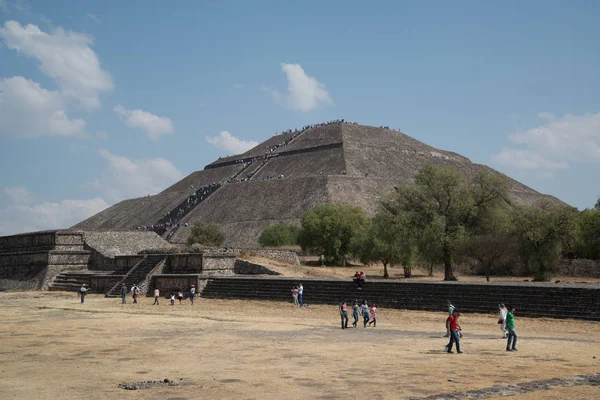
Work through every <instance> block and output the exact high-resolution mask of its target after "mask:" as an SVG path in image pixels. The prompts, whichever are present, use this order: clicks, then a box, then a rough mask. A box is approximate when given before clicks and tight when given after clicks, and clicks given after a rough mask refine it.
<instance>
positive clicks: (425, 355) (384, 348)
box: [0, 292, 600, 400]
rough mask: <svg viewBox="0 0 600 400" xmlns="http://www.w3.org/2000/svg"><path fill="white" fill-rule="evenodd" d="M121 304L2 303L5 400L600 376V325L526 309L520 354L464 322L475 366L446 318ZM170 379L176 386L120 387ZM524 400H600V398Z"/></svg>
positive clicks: (253, 393)
mask: <svg viewBox="0 0 600 400" xmlns="http://www.w3.org/2000/svg"><path fill="white" fill-rule="evenodd" d="M120 302H121V300H120V299H105V298H104V297H103V296H100V295H90V296H88V297H87V298H86V302H85V304H83V305H82V304H80V303H79V300H78V298H77V295H76V294H73V293H62V292H22V293H17V292H5V293H0V320H1V321H2V323H1V325H0V333H1V334H2V337H3V340H2V346H1V347H0V360H1V362H0V373H1V376H2V378H1V379H0V399H34V398H35V399H116V398H127V399H145V400H148V399H171V400H175V399H179V400H183V399H240V400H241V399H355V398H356V399H404V398H422V397H427V396H433V395H438V394H443V393H452V392H464V391H467V390H472V389H482V388H489V387H492V386H506V385H509V384H516V383H520V382H529V381H535V380H543V379H550V378H563V377H567V376H573V375H582V374H586V375H587V374H595V373H598V372H600V329H599V328H600V324H599V323H595V322H584V321H575V320H551V319H528V318H520V317H519V315H518V311H517V315H516V328H517V331H518V333H519V335H520V338H519V346H518V347H519V348H520V351H519V352H513V353H509V352H506V351H505V350H504V349H505V342H504V340H502V339H501V338H500V336H501V335H500V330H499V328H498V325H497V324H496V316H495V315H493V314H489V315H463V316H462V317H461V325H462V327H463V330H464V333H465V337H464V338H463V341H462V346H463V350H464V354H446V353H445V352H444V345H445V344H446V341H447V339H445V338H442V337H441V336H442V334H443V333H444V320H445V314H444V312H443V309H441V310H440V312H439V313H431V312H416V311H402V310H389V309H380V310H379V312H378V325H377V328H367V329H364V328H362V327H359V328H357V329H348V330H341V329H340V327H339V317H338V312H337V308H336V306H321V305H317V306H309V307H308V308H302V309H295V308H293V307H292V306H291V305H290V304H286V303H276V302H245V301H225V300H204V299H200V301H199V302H197V304H196V305H194V306H193V307H192V306H191V305H190V304H189V302H187V301H185V302H184V304H183V305H179V304H176V305H175V306H170V305H169V303H170V302H169V301H168V300H167V299H163V300H161V304H160V306H152V305H151V304H152V299H149V298H142V299H141V303H140V304H137V305H135V304H131V299H130V298H128V304H126V305H121V304H120ZM457 306H459V307H460V305H457ZM165 378H166V379H169V380H171V381H173V382H174V383H175V385H174V386H158V387H153V388H150V389H144V390H125V389H122V388H119V384H121V383H128V382H140V381H159V380H160V381H162V380H163V379H165ZM480 398H496V397H493V396H492V397H480ZM510 398H515V399H538V398H539V399H563V398H571V399H573V398H574V399H591V398H600V386H590V385H577V386H572V387H567V388H554V389H551V390H536V391H533V392H530V393H526V394H519V395H517V396H515V397H510Z"/></svg>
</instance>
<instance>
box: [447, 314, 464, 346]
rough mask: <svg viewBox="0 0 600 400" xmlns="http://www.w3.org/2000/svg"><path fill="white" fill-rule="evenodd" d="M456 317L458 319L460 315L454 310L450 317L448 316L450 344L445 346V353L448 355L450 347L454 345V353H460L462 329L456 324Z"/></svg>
mask: <svg viewBox="0 0 600 400" xmlns="http://www.w3.org/2000/svg"><path fill="white" fill-rule="evenodd" d="M458 317H460V313H459V312H458V310H457V309H456V308H455V309H454V310H453V311H452V315H450V316H448V322H447V323H448V325H449V326H450V342H449V343H448V344H447V345H446V351H447V352H448V353H452V345H453V344H454V343H456V352H457V353H462V351H461V349H460V336H461V333H460V331H461V330H462V328H461V327H460V325H459V324H458Z"/></svg>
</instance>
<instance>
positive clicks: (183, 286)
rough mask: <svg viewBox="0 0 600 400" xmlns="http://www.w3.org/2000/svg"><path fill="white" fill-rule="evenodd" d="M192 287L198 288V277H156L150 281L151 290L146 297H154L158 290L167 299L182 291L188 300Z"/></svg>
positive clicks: (189, 275)
mask: <svg viewBox="0 0 600 400" xmlns="http://www.w3.org/2000/svg"><path fill="white" fill-rule="evenodd" d="M192 285H194V286H195V287H198V275H193V274H187V275H155V276H153V277H152V279H151V281H150V287H149V289H150V290H148V292H147V293H146V295H147V296H153V292H154V289H157V288H158V290H160V295H161V297H167V296H169V295H170V294H171V293H175V294H177V292H178V291H180V290H181V291H182V292H183V293H184V296H185V297H186V298H187V297H189V294H190V288H191V287H192Z"/></svg>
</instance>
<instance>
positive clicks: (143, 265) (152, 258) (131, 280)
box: [106, 254, 166, 297]
mask: <svg viewBox="0 0 600 400" xmlns="http://www.w3.org/2000/svg"><path fill="white" fill-rule="evenodd" d="M165 258H166V256H165V255H164V254H159V255H153V254H152V255H147V256H146V257H144V259H142V260H141V261H140V262H138V263H137V264H135V265H134V266H133V267H132V268H131V269H130V270H129V272H127V274H126V275H125V276H124V277H123V279H121V280H120V281H119V282H118V283H117V284H115V285H114V286H113V287H112V288H111V289H110V290H109V291H108V293H106V297H120V296H121V286H122V285H123V284H125V286H126V287H127V290H128V291H129V289H130V288H131V286H132V285H138V286H139V285H140V284H141V283H142V282H143V281H144V280H145V279H146V277H147V276H148V274H149V273H150V272H151V271H152V270H153V269H154V268H155V267H156V266H157V265H158V264H159V263H161V262H163V261H164V260H165Z"/></svg>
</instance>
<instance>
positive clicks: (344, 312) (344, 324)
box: [340, 301, 348, 329]
mask: <svg viewBox="0 0 600 400" xmlns="http://www.w3.org/2000/svg"><path fill="white" fill-rule="evenodd" d="M340 317H341V319H342V329H346V328H348V306H347V305H346V302H345V301H342V302H341V303H340Z"/></svg>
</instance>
